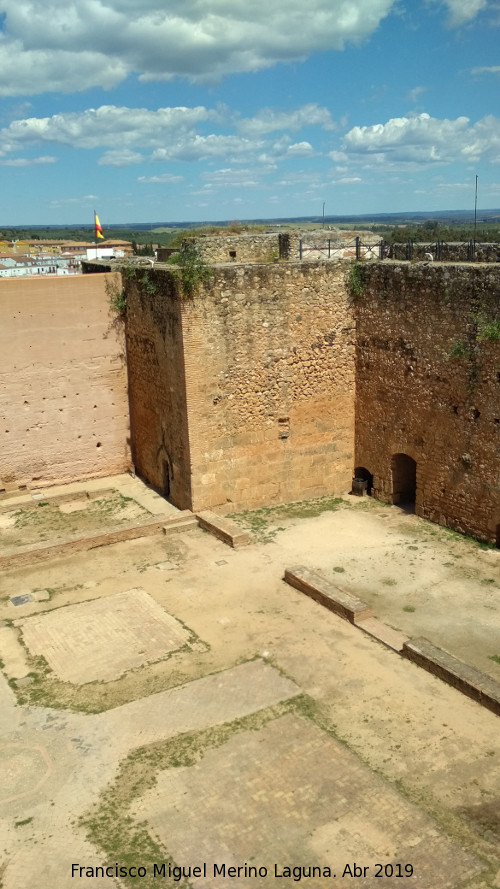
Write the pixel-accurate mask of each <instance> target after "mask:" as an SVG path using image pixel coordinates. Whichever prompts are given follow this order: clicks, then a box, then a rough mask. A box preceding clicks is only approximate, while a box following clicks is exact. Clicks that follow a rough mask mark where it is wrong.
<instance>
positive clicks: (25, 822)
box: [14, 816, 33, 827]
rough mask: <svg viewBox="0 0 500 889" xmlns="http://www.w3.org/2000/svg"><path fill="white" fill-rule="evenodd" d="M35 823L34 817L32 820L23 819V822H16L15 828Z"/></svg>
mask: <svg viewBox="0 0 500 889" xmlns="http://www.w3.org/2000/svg"><path fill="white" fill-rule="evenodd" d="M32 821H33V816H31V818H23V820H22V821H14V827H24V826H25V825H26V824H31V822H32Z"/></svg>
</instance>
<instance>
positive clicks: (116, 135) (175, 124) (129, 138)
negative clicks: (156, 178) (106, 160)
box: [0, 105, 215, 153]
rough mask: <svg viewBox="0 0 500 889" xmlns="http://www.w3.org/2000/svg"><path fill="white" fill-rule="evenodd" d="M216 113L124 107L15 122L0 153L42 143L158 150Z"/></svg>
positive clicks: (1, 137)
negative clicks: (173, 135)
mask: <svg viewBox="0 0 500 889" xmlns="http://www.w3.org/2000/svg"><path fill="white" fill-rule="evenodd" d="M211 115H215V112H209V111H207V109H206V108H203V107H201V106H199V107H195V108H182V107H181V108H158V109H157V110H156V111H149V110H148V109H146V108H125V107H119V106H116V105H102V106H101V107H100V108H89V109H88V110H86V111H81V112H66V113H62V114H54V115H53V116H52V117H29V118H26V119H24V120H15V121H12V123H11V124H9V126H8V127H5V128H4V129H2V130H0V153H5V152H7V151H14V150H16V149H17V148H18V147H19V146H23V145H30V144H31V145H33V144H36V143H40V142H53V143H58V144H60V145H70V146H72V147H73V148H103V147H107V146H109V147H110V148H114V149H116V150H119V151H121V152H122V153H123V151H124V149H130V148H132V147H142V148H146V147H149V148H155V147H157V146H160V145H163V144H164V142H165V140H166V139H167V137H168V139H169V140H170V138H171V137H172V134H175V135H176V137H177V138H181V137H182V135H183V134H186V133H189V132H191V131H192V130H193V128H194V126H195V125H196V124H198V123H200V122H201V121H205V120H208V119H209V118H210V117H211Z"/></svg>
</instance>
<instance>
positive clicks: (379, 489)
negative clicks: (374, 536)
mask: <svg viewBox="0 0 500 889" xmlns="http://www.w3.org/2000/svg"><path fill="white" fill-rule="evenodd" d="M357 272H358V280H357V287H356V290H357V294H356V296H355V313H356V323H357V339H356V442H355V465H356V472H357V474H358V475H360V476H361V477H363V476H364V477H365V478H366V479H367V480H368V483H369V484H370V485H372V489H373V493H374V494H375V495H376V496H377V497H379V498H381V499H383V500H386V501H388V502H393V503H401V504H402V505H404V503H405V502H408V503H409V504H410V505H411V504H412V501H414V502H415V511H416V512H417V514H418V515H421V516H423V517H424V518H427V519H431V520H432V521H434V522H438V523H440V524H443V525H448V526H450V527H452V528H455V529H457V530H459V531H461V532H462V533H466V534H472V535H474V536H477V537H479V538H482V539H484V540H487V541H489V542H492V543H495V542H496V543H497V544H499V543H500V342H499V339H498V337H499V324H500V267H499V266H497V265H495V266H492V265H489V266H488V265H480V266H474V265H451V264H437V263H435V264H432V265H420V264H409V263H402V264H398V265H393V264H390V265H384V264H378V265H376V266H371V267H370V268H368V267H364V266H357Z"/></svg>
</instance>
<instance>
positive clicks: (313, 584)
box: [283, 566, 373, 624]
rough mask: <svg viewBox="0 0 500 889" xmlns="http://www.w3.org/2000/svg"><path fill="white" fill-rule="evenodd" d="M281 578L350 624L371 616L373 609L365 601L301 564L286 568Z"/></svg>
mask: <svg viewBox="0 0 500 889" xmlns="http://www.w3.org/2000/svg"><path fill="white" fill-rule="evenodd" d="M283 579H284V580H285V581H286V583H288V584H290V586H293V587H295V589H296V590H299V591H300V592H301V593H305V595H306V596H310V597H311V599H314V601H315V602H319V604H320V605H324V606H325V608H328V609H329V611H333V613H334V614H338V615H339V617H342V618H344V620H348V621H349V622H350V623H351V624H358V623H361V622H362V621H363V620H365V619H366V618H368V617H373V611H372V609H371V608H370V606H369V605H367V604H366V602H362V601H361V599H357V598H356V597H355V596H351V595H350V594H349V593H346V592H345V591H344V590H342V589H341V588H340V587H338V586H336V585H335V584H333V583H331V581H329V580H327V579H326V578H325V577H323V576H322V575H321V574H319V573H318V572H316V571H311V570H310V568H303V567H302V566H298V567H295V568H286V569H285V574H284V578H283Z"/></svg>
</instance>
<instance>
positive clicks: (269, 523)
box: [230, 497, 346, 543]
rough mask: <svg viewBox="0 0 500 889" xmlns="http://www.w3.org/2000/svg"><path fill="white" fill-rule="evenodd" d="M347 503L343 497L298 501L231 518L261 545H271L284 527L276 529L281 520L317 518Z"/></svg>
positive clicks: (235, 513) (254, 510) (245, 512)
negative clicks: (251, 534) (277, 522)
mask: <svg viewBox="0 0 500 889" xmlns="http://www.w3.org/2000/svg"><path fill="white" fill-rule="evenodd" d="M341 506H343V507H345V506H346V503H345V501H344V500H343V499H342V497H318V498H316V499H314V500H296V501H294V502H292V503H282V504H279V505H278V506H267V507H261V508H260V509H253V510H245V511H244V512H233V513H231V515H230V518H231V519H233V520H234V521H235V522H237V524H239V525H241V526H242V527H243V528H245V530H249V531H251V532H252V533H253V534H254V535H255V537H256V539H257V540H258V541H259V542H260V543H270V542H271V541H272V540H274V538H275V536H276V534H277V533H278V531H284V530H285V528H283V527H276V526H275V523H276V521H279V520H280V519H304V518H316V517H317V516H320V515H321V514H322V513H324V512H334V511H335V510H337V509H339V508H340V507H341Z"/></svg>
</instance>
